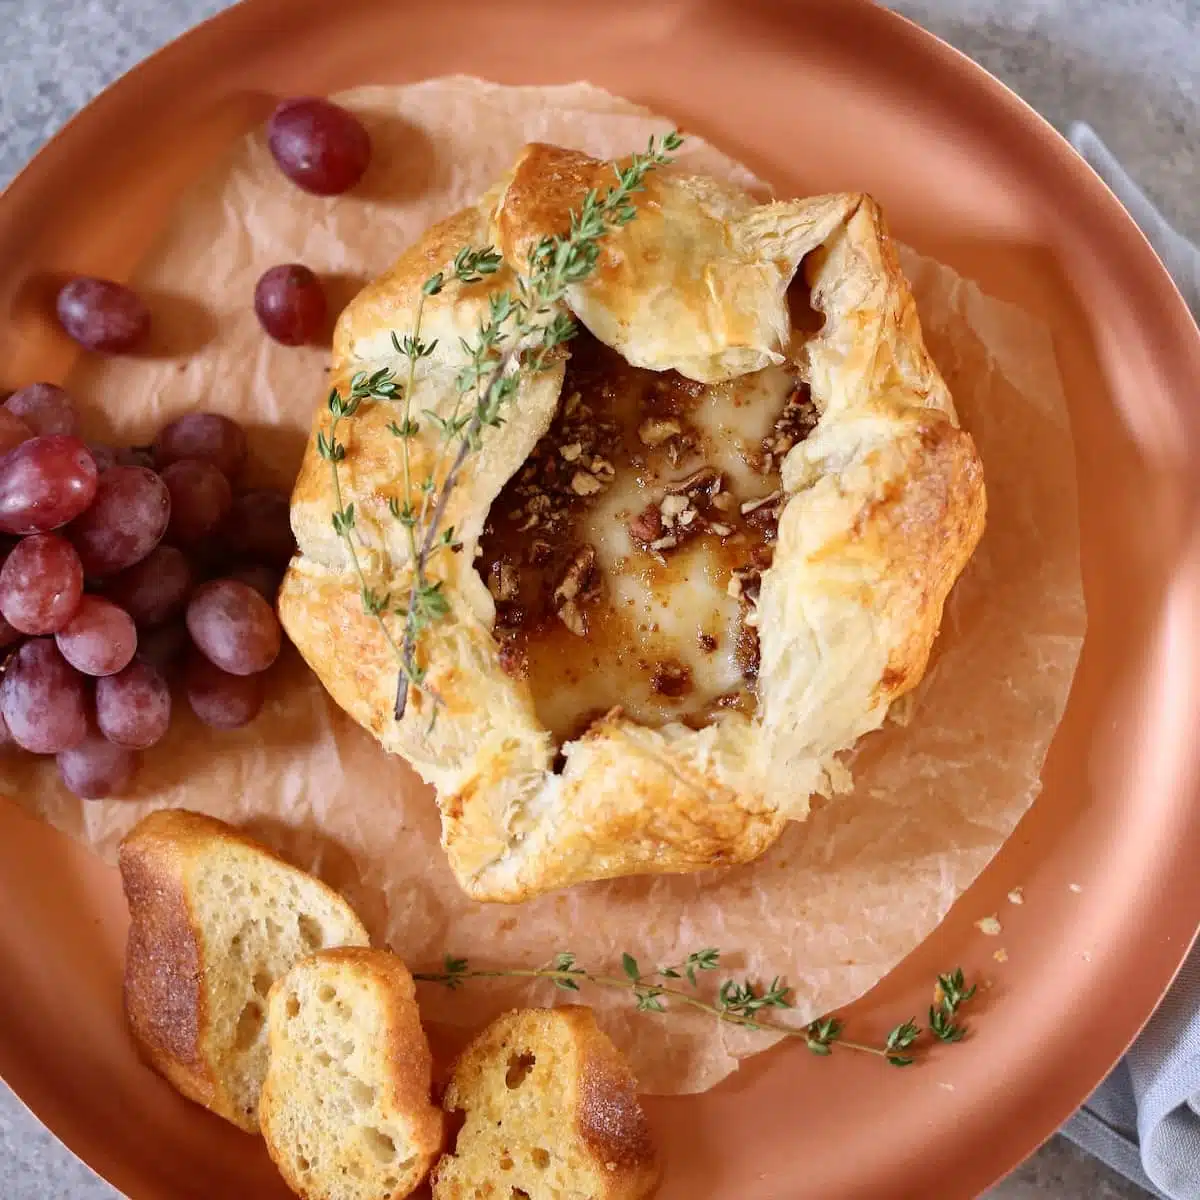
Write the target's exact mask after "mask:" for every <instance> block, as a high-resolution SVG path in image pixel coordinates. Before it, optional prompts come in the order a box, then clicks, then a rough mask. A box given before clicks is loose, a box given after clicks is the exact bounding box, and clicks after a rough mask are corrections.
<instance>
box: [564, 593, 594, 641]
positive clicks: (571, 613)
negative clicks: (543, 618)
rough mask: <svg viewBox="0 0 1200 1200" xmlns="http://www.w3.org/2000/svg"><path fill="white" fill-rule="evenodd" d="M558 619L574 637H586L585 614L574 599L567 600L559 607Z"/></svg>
mask: <svg viewBox="0 0 1200 1200" xmlns="http://www.w3.org/2000/svg"><path fill="white" fill-rule="evenodd" d="M558 619H559V620H560V621H561V622H562V623H563V624H564V625H565V626H566V627H567V628H568V629H569V630H570V631H571V632H572V633H573V634H574V635H575V636H576V637H587V631H588V627H587V616H586V615H585V613H584V611H583V609H581V608H580V607H579V605H578V604H576V603H575V601H574V600H568V601H567V602H566V603H565V604H563V605H562V607H561V608H559V610H558Z"/></svg>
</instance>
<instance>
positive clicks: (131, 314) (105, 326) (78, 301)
mask: <svg viewBox="0 0 1200 1200" xmlns="http://www.w3.org/2000/svg"><path fill="white" fill-rule="evenodd" d="M57 308H58V321H59V324H60V325H61V326H62V327H63V328H64V329H65V330H66V331H67V333H68V334H69V335H70V336H71V337H73V338H74V339H75V341H77V342H78V343H79V344H80V345H81V346H82V347H83V348H84V349H85V350H98V351H100V352H101V353H103V354H124V353H125V352H126V351H128V350H132V349H133V348H134V347H135V346H137V344H138V343H139V342H141V341H142V339H143V338H145V336H146V334H147V333H149V332H150V313H149V312H148V311H147V310H146V306H145V305H144V304H143V303H142V299H141V297H140V296H139V295H138V294H137V292H135V291H133V290H132V289H130V288H127V287H125V286H124V284H120V283H113V282H112V280H110V279H93V278H91V277H89V276H85V275H81V276H79V277H78V278H76V279H72V280H71V282H70V283H68V284H66V285H65V286H64V287H63V289H62V291H60V292H59V293H58V304H57Z"/></svg>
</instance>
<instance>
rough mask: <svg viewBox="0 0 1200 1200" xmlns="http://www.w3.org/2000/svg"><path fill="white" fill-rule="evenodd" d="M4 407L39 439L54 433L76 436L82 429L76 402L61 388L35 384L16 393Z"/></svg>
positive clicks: (49, 384) (51, 384)
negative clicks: (80, 428)
mask: <svg viewBox="0 0 1200 1200" xmlns="http://www.w3.org/2000/svg"><path fill="white" fill-rule="evenodd" d="M4 407H5V408H6V409H8V411H9V412H10V413H12V414H13V416H14V417H19V418H20V419H21V420H22V421H24V422H25V424H26V425H28V426H29V428H30V429H31V430H32V431H33V432H34V433H35V434H36V435H38V436H39V437H44V436H46V435H47V434H51V433H68V434H74V433H76V432H77V431H78V429H79V414H78V413H77V412H76V411H75V401H74V400H72V399H71V397H70V396H69V395H67V393H66V392H65V391H64V390H63V389H62V388H60V387H59V386H58V385H57V384H53V383H31V384H30V385H29V386H28V387H23V388H21V390H20V391H19V392H13V394H12V395H11V396H9V398H8V399H7V400H5V402H4Z"/></svg>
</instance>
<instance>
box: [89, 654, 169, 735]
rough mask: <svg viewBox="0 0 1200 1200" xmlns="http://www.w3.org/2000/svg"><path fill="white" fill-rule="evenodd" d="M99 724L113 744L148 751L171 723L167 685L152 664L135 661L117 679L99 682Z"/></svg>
mask: <svg viewBox="0 0 1200 1200" xmlns="http://www.w3.org/2000/svg"><path fill="white" fill-rule="evenodd" d="M96 723H97V724H98V725H99V726H100V732H101V733H103V734H104V736H105V737H106V738H108V740H109V741H110V742H115V743H116V744H117V745H118V746H124V747H125V748H126V749H128V750H145V749H146V748H147V747H149V746H153V745H154V743H155V742H157V741H159V740H161V738H162V737H163V735H164V734H165V733H166V732H167V727H168V726H169V725H170V723H171V692H170V689H169V688H168V687H167V681H166V680H165V679H164V678H163V677H162V675H161V674H160V673H159V672H158V671H157V670H156V669H155V668H154V667H152V666H151V665H150V664H149V663H146V662H139V661H137V660H134V661H133V662H132V663H130V664H129V666H127V667H126V668H125V669H124V670H123V671H119V672H118V673H117V674H116V675H105V676H103V677H102V678H100V679H97V680H96Z"/></svg>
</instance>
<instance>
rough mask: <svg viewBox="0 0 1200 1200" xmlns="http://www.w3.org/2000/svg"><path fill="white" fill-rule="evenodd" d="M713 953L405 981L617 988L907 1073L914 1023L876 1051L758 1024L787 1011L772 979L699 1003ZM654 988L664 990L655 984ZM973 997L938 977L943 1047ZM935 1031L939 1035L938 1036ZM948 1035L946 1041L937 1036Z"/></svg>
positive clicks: (559, 962) (642, 1000)
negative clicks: (544, 982)
mask: <svg viewBox="0 0 1200 1200" xmlns="http://www.w3.org/2000/svg"><path fill="white" fill-rule="evenodd" d="M720 958H721V955H720V951H718V950H716V949H713V948H708V949H704V950H697V951H696V952H695V953H693V954H689V955H688V956H687V958H686V959H684V961H683V962H681V963H676V964H674V965H672V966H667V967H658V968H657V969H656V970H653V971H643V970H642V968H641V966H640V965H639V964H638V961H637V959H635V958H634V957H633V955H631V954H624V955H622V957H621V972H622V973H621V974H620V975H607V974H598V973H595V972H593V971H589V970H587V969H586V968H584V967H581V966H580V965H579V964H578V963H577V962H576V959H575V956H574V955H573V954H571V953H569V952H567V951H563V952H562V953H560V954H557V955H555V957H554V959H553V961H552V962H551V963H549V964H548V965H547V966H545V967H530V968H521V967H502V968H495V969H481V970H474V969H473V968H472V967H471V966H470V964H469V963H468V962H467V960H466V959H465V958H451V957H447V958H446V959H445V961H444V962H443V964H442V970H441V971H429V972H414V974H413V978H414V979H417V980H421V981H423V982H425V983H440V984H443V985H444V986H446V987H448V988H450V989H451V990H453V989H455V988H459V987H462V986H463V984H464V983H465V982H466V981H467V980H468V979H548V980H550V981H551V982H552V983H553V984H554V986H555V987H558V988H562V989H563V990H564V991H568V992H577V991H579V990H580V986H579V985H580V984H581V983H589V984H592V985H594V986H596V987H603V988H619V989H622V990H624V991H628V992H631V993H632V995H633V999H634V1003H635V1005H636V1007H637V1010H638V1011H639V1012H653V1013H665V1012H667V1011H668V1008H667V1005H668V1003H673V1004H678V1005H683V1006H685V1007H688V1008H693V1009H697V1010H698V1011H700V1012H704V1013H708V1014H709V1015H711V1016H713V1017H716V1018H717V1019H718V1020H720V1021H725V1022H727V1023H729V1024H732V1025H739V1026H741V1027H742V1028H743V1029H750V1030H765V1031H768V1032H771V1033H776V1034H782V1035H783V1036H785V1037H790V1038H798V1039H800V1040H801V1041H803V1042H804V1044H805V1045H806V1046H807V1047H808V1049H809V1050H810V1051H811V1052H812V1053H813V1054H818V1055H829V1054H832V1053H833V1047H834V1046H835V1045H836V1046H841V1047H843V1048H844V1049H846V1050H857V1051H859V1052H860V1053H863V1054H872V1055H875V1056H876V1057H877V1058H882V1059H884V1060H885V1061H886V1062H888V1063H890V1064H891V1065H892V1066H894V1067H907V1066H911V1065H912V1063H913V1062H915V1061H916V1059H915V1057H914V1055H912V1054H910V1053H907V1051H909V1050H911V1049H912V1047H913V1046H914V1044H915V1043H916V1042H917V1041H918V1039H919V1038H920V1037H921V1035H922V1033H923V1032H924V1030H923V1029H922V1028H921V1026H920V1025H918V1024H917V1023H916V1021H915V1020H908V1021H905V1022H903V1023H902V1024H900V1025H897V1026H895V1028H893V1029H892V1030H891V1031H890V1032H889V1033H888V1035H887V1037H886V1038H885V1039H884V1043H883V1045H882V1046H871V1045H867V1044H866V1043H864V1042H855V1041H850V1040H849V1039H848V1038H846V1037H844V1036H843V1024H842V1022H841V1020H839V1019H838V1018H837V1017H832V1016H830V1017H821V1018H819V1019H817V1020H815V1021H810V1022H809V1024H807V1025H805V1026H800V1027H797V1026H794V1025H784V1024H781V1023H780V1022H778V1021H773V1020H770V1019H764V1018H763V1016H762V1012H763V1010H764V1009H789V1008H791V1007H792V1000H791V989H790V988H789V987H788V986H787V985H786V984H785V983H784V982H783V980H782V979H780V978H779V977H778V976H776V978H774V979H773V980H771V982H770V984H767V985H765V986H763V985H761V984H756V983H755V982H753V981H752V980H750V979H741V980H737V979H726V980H725V981H724V982H722V983H721V984H720V986H719V987H718V988H717V992H716V998H715V999H713V1000H709V999H705V997H704V996H703V995H701V994H699V983H698V981H697V973H698V972H704V971H715V970H717V969H718V967H719V965H720ZM683 979H686V980H687V982H688V983H689V984H690V986H691V989H692V990H691V991H687V990H685V989H684V988H682V987H679V986H675V984H674V981H676V980H683ZM660 980H668V981H671V982H667V983H662V982H659V981H660ZM974 994H975V988H974V986H972V987H969V988H968V987H967V986H966V983H965V980H964V978H963V972H962V969H961V968H958V969H957V970H955V971H954V972H952V973H951V974H949V975H939V976H938V988H937V996H938V997H939V999H938V1002H937V1005H936V1006H935V1007H932V1008H931V1009H930V1031H931V1032H932V1033H933V1035H934V1037H936V1038H937V1039H939V1040H940V1041H943V1042H957V1041H961V1040H962V1038H963V1037H964V1036H965V1034H966V1029H965V1027H964V1026H962V1025H961V1024H956V1023H954V1022H953V1020H952V1018H953V1017H954V1016H956V1015H957V1013H958V1010H959V1008H960V1007H961V1006H962V1005H963V1004H965V1003H966V1002H967V1001H968V1000H970V999H971V997H972V996H973V995H974ZM939 1029H940V1030H942V1032H939ZM948 1029H951V1030H953V1031H954V1033H953V1036H948V1035H947V1033H946V1032H945V1031H946V1030H948Z"/></svg>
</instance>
